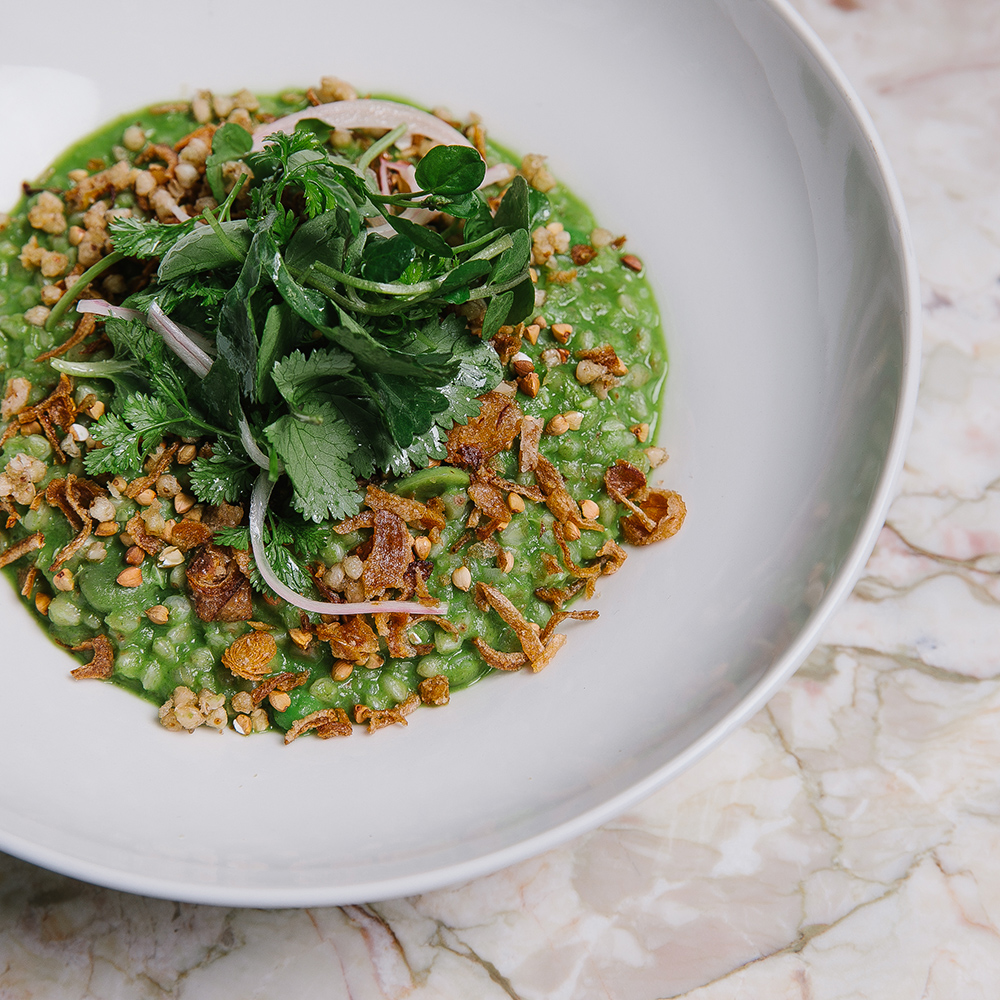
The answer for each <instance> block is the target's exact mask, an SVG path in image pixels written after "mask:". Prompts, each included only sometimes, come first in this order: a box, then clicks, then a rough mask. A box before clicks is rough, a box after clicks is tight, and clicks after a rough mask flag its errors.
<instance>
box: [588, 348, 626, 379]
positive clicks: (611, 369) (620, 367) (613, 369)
mask: <svg viewBox="0 0 1000 1000" xmlns="http://www.w3.org/2000/svg"><path fill="white" fill-rule="evenodd" d="M576 356H577V357H578V358H580V359H581V360H583V361H589V362H590V363H591V364H595V365H600V367H601V368H603V369H604V370H605V371H606V372H608V373H609V374H610V375H627V374H628V368H626V367H625V365H624V363H623V362H622V360H621V359H620V358H619V357H618V355H617V354H616V353H615V349H614V348H613V347H612V346H611V345H610V344H603V345H602V346H601V347H594V348H591V349H590V350H588V351H577V352H576Z"/></svg>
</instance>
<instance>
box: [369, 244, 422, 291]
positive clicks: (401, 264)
mask: <svg viewBox="0 0 1000 1000" xmlns="http://www.w3.org/2000/svg"><path fill="white" fill-rule="evenodd" d="M416 253H417V248H416V247H415V246H414V245H413V242H412V241H411V240H410V239H408V238H407V237H406V236H394V237H393V238H392V239H388V240H387V239H381V238H379V237H374V238H372V239H369V240H368V242H367V243H366V245H365V250H364V255H363V263H362V267H361V274H362V276H363V277H365V278H368V279H369V280H370V281H395V280H396V279H397V278H398V277H399V276H400V275H401V274H402V273H403V272H404V271H405V270H406V269H407V268H408V267H409V266H410V262H411V261H412V260H413V258H414V257H415V256H416Z"/></svg>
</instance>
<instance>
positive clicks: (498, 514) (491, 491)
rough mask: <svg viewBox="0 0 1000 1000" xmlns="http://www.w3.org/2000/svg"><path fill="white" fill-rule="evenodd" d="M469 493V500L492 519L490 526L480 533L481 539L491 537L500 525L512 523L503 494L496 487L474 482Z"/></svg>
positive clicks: (470, 485)
mask: <svg viewBox="0 0 1000 1000" xmlns="http://www.w3.org/2000/svg"><path fill="white" fill-rule="evenodd" d="M468 492H469V499H470V500H471V501H472V502H473V503H474V504H475V506H476V509H477V510H479V511H482V513H484V514H485V515H486V516H487V517H488V518H489V519H490V522H489V524H488V525H487V526H486V527H485V528H480V529H479V531H478V535H479V537H480V538H481V539H482V538H486V537H487V536H488V535H491V534H492V533H493V532H494V531H495V530H496V529H497V528H499V527H500V525H502V524H506V523H507V522H508V521H510V508H509V507H508V506H507V501H506V500H505V499H504V495H503V493H501V492H500V490H498V489H497V488H496V487H495V486H493V485H491V484H489V483H484V482H478V481H474V482H472V483H470V484H469V490H468Z"/></svg>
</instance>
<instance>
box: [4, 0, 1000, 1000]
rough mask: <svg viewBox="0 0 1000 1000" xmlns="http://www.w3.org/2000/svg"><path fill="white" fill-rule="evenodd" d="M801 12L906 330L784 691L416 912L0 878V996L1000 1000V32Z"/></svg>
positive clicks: (983, 4) (815, 1) (979, 16)
mask: <svg viewBox="0 0 1000 1000" xmlns="http://www.w3.org/2000/svg"><path fill="white" fill-rule="evenodd" d="M795 6H796V7H797V8H798V9H799V11H800V12H801V13H802V14H803V15H804V16H805V18H806V20H807V21H808V22H809V23H810V24H811V25H812V27H813V28H814V29H815V30H816V31H817V32H818V33H819V35H820V37H821V38H822V39H823V41H824V42H825V43H826V44H827V45H828V46H829V48H830V49H831V51H832V52H833V54H834V56H835V58H836V59H837V60H838V61H839V62H840V64H841V66H842V67H843V69H844V70H845V72H846V73H847V75H848V77H849V78H850V79H851V81H852V82H853V84H854V86H855V87H856V89H857V90H858V92H859V93H860V95H861V98H862V100H863V101H864V102H865V103H866V105H867V107H868V109H869V111H870V113H871V114H872V117H873V118H874V120H875V123H876V126H877V127H878V129H879V131H880V133H881V135H882V138H883V140H884V142H885V145H886V147H887V148H888V152H889V155H890V158H891V160H892V162H893V165H894V167H895V170H896V173H897V176H898V178H899V181H900V185H901V187H902V190H903V195H904V197H905V199H906V202H907V205H908V208H909V213H910V220H911V225H912V229H913V236H914V241H915V244H916V250H917V257H918V260H919V261H920V275H921V280H922V283H923V303H924V317H923V318H924V330H925V358H924V367H923V381H922V388H921V396H920V400H919V403H918V406H917V414H916V422H915V425H914V429H913V437H912V440H911V442H910V447H909V452H908V457H907V463H906V468H905V471H904V473H903V476H902V479H901V482H900V484H899V496H898V498H897V499H896V501H895V503H894V504H893V506H892V509H891V511H890V514H889V518H888V521H887V524H886V526H885V529H884V530H883V532H882V535H881V538H880V540H879V543H878V546H877V548H876V550H875V553H874V554H873V556H872V558H871V560H870V561H869V563H868V566H867V568H866V569H865V572H864V574H863V576H862V578H861V580H860V582H859V583H858V585H857V587H856V589H855V591H854V593H853V595H852V597H851V598H850V600H849V601H848V602H847V604H846V605H845V606H844V607H843V608H842V609H841V610H840V612H839V613H838V614H837V615H836V617H835V618H834V619H833V621H832V622H831V623H830V625H829V626H828V627H827V629H826V631H825V634H824V635H823V637H822V640H821V644H820V645H819V647H818V648H817V649H816V650H815V651H814V653H813V654H812V655H811V656H810V657H809V659H808V661H807V662H806V663H805V664H804V666H803V667H802V668H801V670H799V672H798V673H797V674H796V675H795V677H794V678H793V679H792V680H790V681H789V682H788V684H787V685H786V686H785V687H784V689H783V690H782V691H781V692H780V693H779V694H778V695H776V696H775V698H774V699H773V700H772V701H771V703H770V704H769V705H768V706H767V707H766V708H765V709H764V710H763V711H762V712H760V713H759V714H758V715H757V716H756V717H755V718H754V719H753V720H752V721H751V722H749V723H748V724H747V725H746V726H745V727H744V728H743V729H742V730H740V731H739V732H737V733H736V734H735V735H734V736H732V737H731V738H730V739H729V740H728V741H726V742H725V743H724V744H723V745H722V746H720V747H719V748H718V749H716V750H715V751H714V752H713V753H711V754H710V755H709V756H708V757H706V758H705V759H703V760H702V761H701V762H700V763H698V764H697V765H696V766H695V767H693V768H692V769H691V770H690V771H688V772H687V773H686V774H684V775H683V776H682V777H681V778H679V779H678V780H676V781H674V782H673V783H672V784H670V785H669V786H668V787H666V788H664V789H663V790H662V791H660V792H658V793H657V794H655V795H653V796H652V797H651V798H649V799H648V800H646V801H645V802H644V803H643V804H642V805H641V806H640V807H638V808H636V809H634V810H632V811H631V812H629V813H627V814H626V815H623V816H621V817H620V818H619V819H618V820H617V821H615V822H613V823H610V824H608V825H606V826H604V827H602V828H601V829H598V830H596V831H594V832H593V833H591V834H589V835H587V836H584V837H581V838H580V839H578V840H575V841H573V842H571V843H569V844H567V845H565V846H564V847H562V848H561V849H559V850H555V851H552V852H550V853H548V854H545V855H543V856H541V857H538V858H535V859H533V860H531V861H526V862H524V863H522V864H519V865H516V866H515V867H513V868H509V869H506V870H504V871H501V872H499V873H497V874H495V875H492V876H489V877H487V878H483V879H479V880H478V881H475V882H471V883H468V884H465V885H461V886H457V887H454V888H449V889H444V890H441V891H438V892H433V893H428V894H426V895H423V896H419V897H415V898H411V899H400V900H394V901H391V902H383V903H377V904H372V905H368V906H345V907H331V908H328V909H306V910H278V911H259V910H238V909H225V908H218V907H210V906H195V905H189V904H178V903H172V902H166V901H161V900H153V899H144V898H140V897H136V896H130V895H127V894H123V893H118V892H114V891H111V890H106V889H100V888H95V887H92V886H88V885H84V884H82V883H79V882H75V881H73V880H72V879H68V878H64V877H62V876H59V875H55V874H52V873H49V872H45V871H42V870H41V869H37V868H34V867H33V866H31V865H29V864H26V863H24V862H22V861H18V860H16V859H13V858H7V857H2V856H0V996H2V997H4V998H16V1000H21V998H28V997H32V998H48V997H58V998H61V1000H76V998H81V1000H82V998H100V1000H104V998H111V997H123V998H134V997H142V998H160V997H177V998H183V1000H195V998H203V997H204V998H215V997H220V996H231V997H242V998H253V997H257V998H272V997H274V998H279V997H280V998H283V1000H285V998H287V1000H292V998H297V997H323V998H331V1000H340V998H345V1000H347V998H351V1000H382V998H392V1000H396V998H400V1000H401V998H412V1000H437V998H442V1000H443V998H455V1000H459V998H461V1000H470V998H476V1000H493V998H497V1000H502V998H507V1000H510V998H519V1000H590V998H608V1000H643V998H649V1000H653V998H666V997H684V998H686V1000H737V998H740V1000H758V998H761V1000H786V998H787V1000H793V998H794V1000H848V998H852V1000H854V998H858V1000H860V998H866V1000H867V998H871V1000H896V998H899V1000H910V998H913V1000H918V998H923V1000H939V998H940V1000H955V998H961V1000H974V998H987V997H989V998H994V997H996V996H998V995H1000V863H998V862H997V860H996V859H997V858H998V857H1000V725H998V723H997V719H998V716H1000V681H998V677H1000V607H998V602H1000V285H998V277H1000V166H998V164H1000V55H998V53H1000V7H998V6H997V4H996V2H995V0H795Z"/></svg>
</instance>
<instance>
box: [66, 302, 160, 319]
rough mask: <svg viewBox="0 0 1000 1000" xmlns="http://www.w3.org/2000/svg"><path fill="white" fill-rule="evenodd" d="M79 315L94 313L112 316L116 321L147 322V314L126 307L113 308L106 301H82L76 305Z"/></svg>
mask: <svg viewBox="0 0 1000 1000" xmlns="http://www.w3.org/2000/svg"><path fill="white" fill-rule="evenodd" d="M76 311H77V312H78V313H93V314H94V315H95V316H112V317H114V318H115V319H141V320H145V319H146V316H145V314H143V313H141V312H139V310H138V309H126V308H125V306H113V305H112V304H111V303H110V302H105V301H104V299H80V301H79V302H77V304H76Z"/></svg>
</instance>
